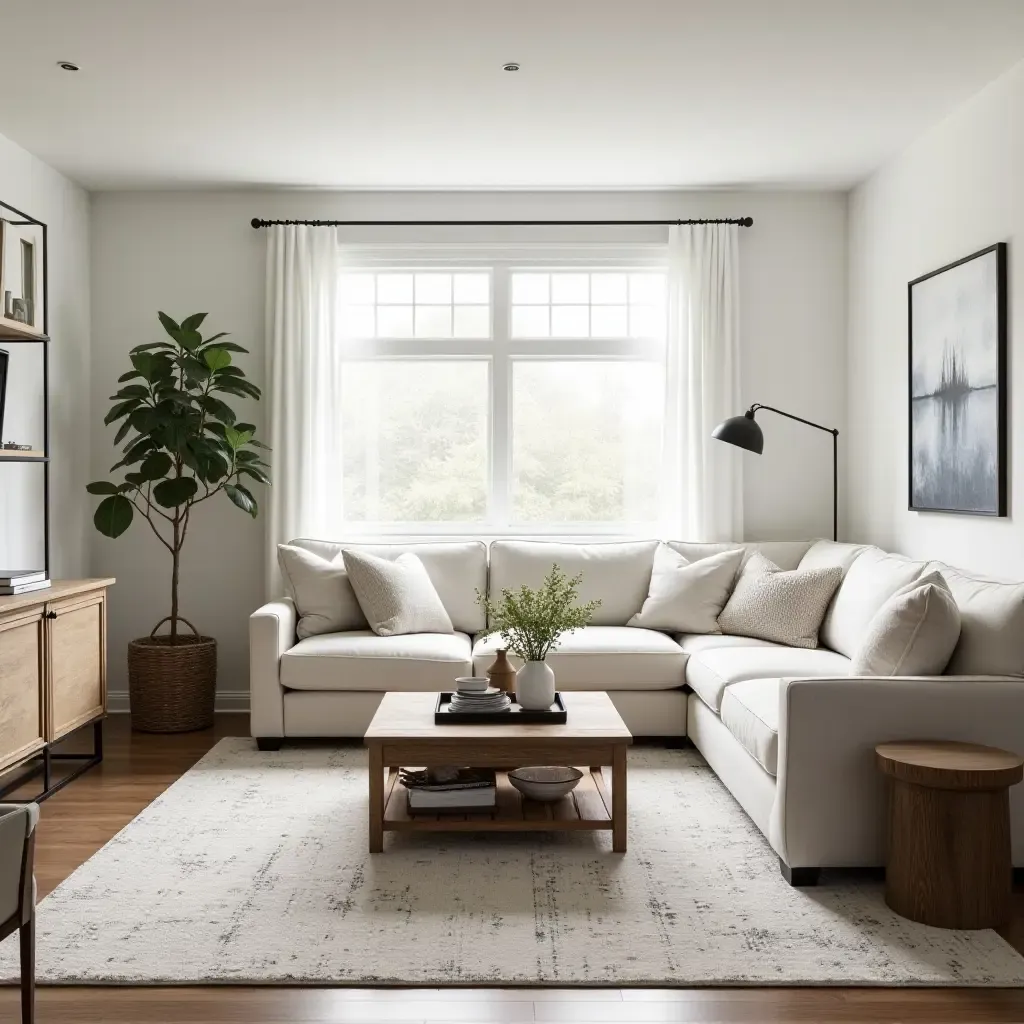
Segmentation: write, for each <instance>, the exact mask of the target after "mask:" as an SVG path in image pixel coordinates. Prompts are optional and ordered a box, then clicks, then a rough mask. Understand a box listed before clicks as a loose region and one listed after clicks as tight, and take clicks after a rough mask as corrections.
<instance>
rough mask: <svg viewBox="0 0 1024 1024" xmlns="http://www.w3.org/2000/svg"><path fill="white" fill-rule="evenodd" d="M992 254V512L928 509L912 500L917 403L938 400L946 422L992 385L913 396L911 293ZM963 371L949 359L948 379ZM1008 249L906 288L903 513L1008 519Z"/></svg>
mask: <svg viewBox="0 0 1024 1024" xmlns="http://www.w3.org/2000/svg"><path fill="white" fill-rule="evenodd" d="M990 254H994V256H995V263H996V266H995V288H996V294H995V296H994V297H993V298H994V301H995V313H996V337H995V349H996V351H995V360H996V367H995V385H994V386H995V389H996V395H995V414H996V438H995V458H996V467H995V501H994V503H993V505H994V507H993V508H969V507H956V504H955V503H953V502H945V503H941V502H940V503H935V504H929V503H926V502H922V501H921V499H920V497H919V496H918V495H916V494H915V465H914V456H915V451H916V450H917V449H916V447H915V431H914V420H915V406H914V403H915V401H918V402H921V401H923V400H941V401H942V402H943V410H944V412H943V418H944V419H945V415H946V413H945V410H946V409H947V408H950V407H949V406H948V403H949V402H950V401H955V402H957V403H958V405H959V404H960V403H962V402H963V400H964V397H965V395H967V394H969V393H970V392H971V391H973V390H987V389H988V388H989V387H991V386H992V385H984V386H982V387H980V388H977V389H971V388H969V387H968V386H967V378H966V377H963V378H962V381H963V383H962V384H961V385H960V392H961V393H960V394H959V395H958V396H957V397H956V398H954V399H946V398H943V399H938V395H939V392H938V391H937V390H936V391H935V392H934V393H933V394H923V395H917V396H915V394H914V391H915V384H914V380H915V378H914V373H915V360H914V342H915V336H914V289H915V288H916V287H918V286H920V285H922V284H923V283H924V282H926V281H933V280H934V279H935V278H937V277H939V276H941V275H943V274H947V273H949V272H950V271H952V270H955V269H956V268H958V267H962V266H964V265H965V264H968V263H970V262H972V261H973V260H978V259H981V258H983V257H986V256H988V255H990ZM945 358H946V357H945V353H943V360H944V362H943V380H946V374H945ZM963 372H964V371H963V369H962V367H961V369H960V370H959V371H958V370H957V365H956V362H955V352H954V356H953V372H952V376H953V378H954V379H957V377H958V373H959V374H963ZM1007 387H1008V385H1007V245H1006V243H1005V242H997V243H996V244H995V245H990V246H987V247H986V248H984V249H979V250H978V251H977V252H974V253H971V255H970V256H965V257H963V259H959V260H956V261H955V262H953V263H948V264H946V266H944V267H939V268H938V269H937V270H933V271H931V272H930V273H927V274H922V275H921V277H918V278H915V279H914V280H913V281H910V282H909V283H908V284H907V508H908V509H909V510H910V511H912V512H943V513H953V514H957V515H975V516H988V517H994V518H999V517H1005V516H1006V515H1007V433H1008V393H1007ZM958 418H959V413H957V414H956V415H954V416H952V419H953V421H957V420H958Z"/></svg>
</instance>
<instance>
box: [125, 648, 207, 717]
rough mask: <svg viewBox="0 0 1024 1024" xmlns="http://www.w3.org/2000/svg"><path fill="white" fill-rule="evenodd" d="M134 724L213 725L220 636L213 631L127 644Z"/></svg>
mask: <svg viewBox="0 0 1024 1024" xmlns="http://www.w3.org/2000/svg"><path fill="white" fill-rule="evenodd" d="M128 691H129V696H130V699H131V712H132V728H133V729H135V730H136V731H138V732H194V731H196V730H198V729H209V728H210V726H212V725H213V701H214V697H215V696H216V692H217V641H216V640H214V639H213V637H210V636H179V637H178V639H177V641H176V642H175V643H174V644H173V645H172V644H171V638H170V637H169V636H146V637H140V638H139V639H138V640H132V641H131V642H130V643H129V644H128Z"/></svg>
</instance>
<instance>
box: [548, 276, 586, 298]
mask: <svg viewBox="0 0 1024 1024" xmlns="http://www.w3.org/2000/svg"><path fill="white" fill-rule="evenodd" d="M551 301H552V302H567V303H583V302H589V301H590V275H589V274H552V275H551Z"/></svg>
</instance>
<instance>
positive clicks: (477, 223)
mask: <svg viewBox="0 0 1024 1024" xmlns="http://www.w3.org/2000/svg"><path fill="white" fill-rule="evenodd" d="M250 223H251V224H252V226H253V227H254V228H269V227H270V226H271V225H273V224H305V225H308V226H309V227H326V228H378V227H382V228H387V227H397V228H447V227H452V228H514V227H613V226H629V225H648V226H651V225H671V224H677V225H680V226H681V225H683V224H738V225H739V226H740V227H741V228H749V227H753V224H754V218H753V217H691V218H688V219H684V220H263V219H262V218H260V217H253V219H252V220H251V221H250Z"/></svg>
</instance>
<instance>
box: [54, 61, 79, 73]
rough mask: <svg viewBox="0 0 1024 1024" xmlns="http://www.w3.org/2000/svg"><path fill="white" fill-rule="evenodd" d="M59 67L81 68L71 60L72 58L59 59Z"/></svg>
mask: <svg viewBox="0 0 1024 1024" xmlns="http://www.w3.org/2000/svg"><path fill="white" fill-rule="evenodd" d="M57 67H59V68H60V69H61V71H78V70H80V69H79V67H78V65H77V64H75V63H74V62H73V61H70V60H59V61H57Z"/></svg>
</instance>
